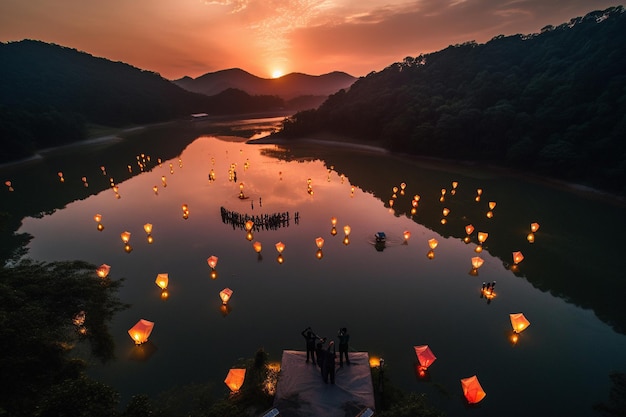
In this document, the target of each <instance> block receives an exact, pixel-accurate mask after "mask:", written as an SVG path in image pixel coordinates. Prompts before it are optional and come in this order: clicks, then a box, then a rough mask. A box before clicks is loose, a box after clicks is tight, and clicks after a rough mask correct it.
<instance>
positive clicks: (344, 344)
mask: <svg viewBox="0 0 626 417" xmlns="http://www.w3.org/2000/svg"><path fill="white" fill-rule="evenodd" d="M338 336H339V366H340V367H343V357H344V356H345V357H346V364H347V365H350V358H349V357H348V343H349V342H350V335H349V334H348V329H347V328H345V327H342V328H341V329H339V335H338Z"/></svg>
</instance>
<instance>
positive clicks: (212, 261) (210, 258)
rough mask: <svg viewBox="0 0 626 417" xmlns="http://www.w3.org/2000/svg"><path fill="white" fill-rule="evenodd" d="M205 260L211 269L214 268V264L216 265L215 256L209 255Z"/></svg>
mask: <svg viewBox="0 0 626 417" xmlns="http://www.w3.org/2000/svg"><path fill="white" fill-rule="evenodd" d="M206 261H207V263H208V264H209V266H210V267H211V269H215V266H216V265H217V256H209V257H208V258H207V260H206Z"/></svg>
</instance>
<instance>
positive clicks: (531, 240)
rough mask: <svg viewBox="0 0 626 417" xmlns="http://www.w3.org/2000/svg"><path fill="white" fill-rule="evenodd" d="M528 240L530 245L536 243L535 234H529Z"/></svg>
mask: <svg viewBox="0 0 626 417" xmlns="http://www.w3.org/2000/svg"><path fill="white" fill-rule="evenodd" d="M526 240H528V243H534V242H535V234H534V233H529V234H528V235H527V236H526Z"/></svg>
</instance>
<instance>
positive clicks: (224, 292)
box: [220, 288, 233, 304]
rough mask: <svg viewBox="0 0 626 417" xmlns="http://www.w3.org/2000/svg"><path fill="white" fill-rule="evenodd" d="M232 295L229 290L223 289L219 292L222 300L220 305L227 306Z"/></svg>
mask: <svg viewBox="0 0 626 417" xmlns="http://www.w3.org/2000/svg"><path fill="white" fill-rule="evenodd" d="M232 295H233V290H231V289H230V288H224V289H223V290H222V291H220V298H221V299H222V304H228V300H230V297H231V296H232Z"/></svg>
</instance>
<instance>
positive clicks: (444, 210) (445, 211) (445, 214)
mask: <svg viewBox="0 0 626 417" xmlns="http://www.w3.org/2000/svg"><path fill="white" fill-rule="evenodd" d="M442 213H443V215H444V217H445V216H447V215H448V214H450V209H449V208H445V207H444V209H443V210H442Z"/></svg>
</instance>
